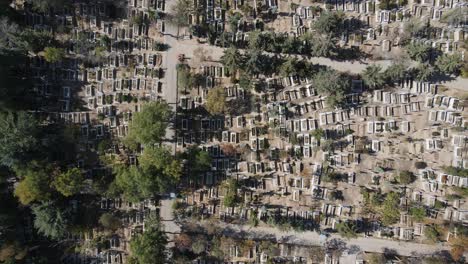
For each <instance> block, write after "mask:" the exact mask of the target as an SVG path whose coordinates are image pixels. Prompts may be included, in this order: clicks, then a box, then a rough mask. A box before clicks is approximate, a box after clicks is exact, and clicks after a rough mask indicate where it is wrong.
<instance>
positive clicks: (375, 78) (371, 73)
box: [362, 64, 385, 89]
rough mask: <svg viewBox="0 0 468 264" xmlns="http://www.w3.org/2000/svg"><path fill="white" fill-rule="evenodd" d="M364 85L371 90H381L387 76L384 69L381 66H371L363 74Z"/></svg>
mask: <svg viewBox="0 0 468 264" xmlns="http://www.w3.org/2000/svg"><path fill="white" fill-rule="evenodd" d="M362 79H363V80H364V84H365V85H367V86H368V87H369V88H370V89H376V88H381V87H382V86H383V85H384V84H385V76H384V73H383V72H382V67H381V66H379V65H375V64H374V65H370V66H367V67H366V69H365V70H364V71H363V73H362Z"/></svg>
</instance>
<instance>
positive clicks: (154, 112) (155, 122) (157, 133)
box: [125, 102, 172, 148]
mask: <svg viewBox="0 0 468 264" xmlns="http://www.w3.org/2000/svg"><path fill="white" fill-rule="evenodd" d="M171 114H172V112H171V109H170V107H169V105H168V104H167V103H165V102H150V103H147V104H145V105H143V107H142V109H141V111H140V112H136V113H135V114H134V115H133V120H132V123H131V124H130V126H129V133H128V135H127V138H126V139H125V140H126V144H127V145H128V146H129V147H131V148H136V145H137V144H138V143H139V144H143V145H153V144H157V143H160V142H161V141H162V139H163V137H164V136H165V135H166V129H167V126H168V124H169V120H170V118H171Z"/></svg>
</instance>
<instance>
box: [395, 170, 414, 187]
mask: <svg viewBox="0 0 468 264" xmlns="http://www.w3.org/2000/svg"><path fill="white" fill-rule="evenodd" d="M415 178H416V177H415V176H414V174H413V173H412V172H410V171H402V172H400V174H398V177H397V180H398V182H399V183H401V184H410V183H412V182H414V180H415Z"/></svg>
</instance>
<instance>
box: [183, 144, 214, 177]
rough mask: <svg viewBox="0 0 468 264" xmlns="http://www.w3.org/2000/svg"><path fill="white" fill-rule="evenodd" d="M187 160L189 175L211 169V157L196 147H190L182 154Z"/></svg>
mask: <svg viewBox="0 0 468 264" xmlns="http://www.w3.org/2000/svg"><path fill="white" fill-rule="evenodd" d="M184 157H185V159H186V160H187V168H190V172H191V173H190V175H195V176H196V175H198V174H200V173H202V172H204V171H207V170H209V169H210V168H211V156H210V154H208V152H206V151H203V150H201V149H200V148H198V147H197V146H192V147H189V148H188V149H187V151H186V152H185V153H184Z"/></svg>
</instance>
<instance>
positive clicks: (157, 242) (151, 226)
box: [130, 219, 168, 264]
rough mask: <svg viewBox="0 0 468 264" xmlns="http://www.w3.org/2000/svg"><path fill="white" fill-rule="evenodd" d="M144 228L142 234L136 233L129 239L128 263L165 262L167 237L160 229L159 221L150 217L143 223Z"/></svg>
mask: <svg viewBox="0 0 468 264" xmlns="http://www.w3.org/2000/svg"><path fill="white" fill-rule="evenodd" d="M145 229H146V230H145V231H144V232H143V234H140V235H136V236H135V237H133V238H132V240H131V241H130V251H131V259H130V263H132V264H153V263H166V261H167V252H166V245H167V243H168V238H167V236H166V234H165V233H164V232H163V231H162V230H161V227H160V224H159V222H157V221H156V220H154V219H151V220H150V221H148V222H147V223H145Z"/></svg>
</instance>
